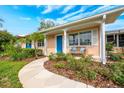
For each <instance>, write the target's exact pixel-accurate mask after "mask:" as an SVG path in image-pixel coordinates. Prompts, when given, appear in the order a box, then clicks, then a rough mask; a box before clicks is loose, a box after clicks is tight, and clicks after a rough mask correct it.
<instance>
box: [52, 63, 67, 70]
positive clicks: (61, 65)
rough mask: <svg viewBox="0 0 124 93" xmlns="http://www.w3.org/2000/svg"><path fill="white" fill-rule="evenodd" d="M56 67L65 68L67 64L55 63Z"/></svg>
mask: <svg viewBox="0 0 124 93" xmlns="http://www.w3.org/2000/svg"><path fill="white" fill-rule="evenodd" d="M54 67H55V68H57V69H58V68H64V67H65V64H64V63H56V64H54Z"/></svg>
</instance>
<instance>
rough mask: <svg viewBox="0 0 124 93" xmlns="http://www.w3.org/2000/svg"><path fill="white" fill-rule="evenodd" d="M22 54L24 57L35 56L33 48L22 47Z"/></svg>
mask: <svg viewBox="0 0 124 93" xmlns="http://www.w3.org/2000/svg"><path fill="white" fill-rule="evenodd" d="M22 54H24V55H25V57H34V56H35V49H29V48H23V49H22Z"/></svg>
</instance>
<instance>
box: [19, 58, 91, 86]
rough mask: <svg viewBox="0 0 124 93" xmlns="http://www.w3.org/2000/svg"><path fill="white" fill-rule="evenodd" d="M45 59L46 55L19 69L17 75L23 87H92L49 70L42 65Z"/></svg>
mask: <svg viewBox="0 0 124 93" xmlns="http://www.w3.org/2000/svg"><path fill="white" fill-rule="evenodd" d="M47 60H48V58H47V57H46V58H42V59H38V60H35V61H33V62H31V63H29V64H27V65H26V66H24V67H23V68H22V69H21V70H20V72H19V75H18V76H19V80H20V82H21V83H22V85H23V87H24V88H93V87H92V86H89V85H86V84H84V83H81V82H77V81H74V80H70V79H68V78H66V77H63V76H60V75H57V74H54V73H52V72H49V71H48V70H46V69H45V68H44V66H43V64H44V62H46V61H47Z"/></svg>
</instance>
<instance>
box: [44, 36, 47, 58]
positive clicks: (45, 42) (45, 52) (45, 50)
mask: <svg viewBox="0 0 124 93" xmlns="http://www.w3.org/2000/svg"><path fill="white" fill-rule="evenodd" d="M44 55H45V56H47V37H46V36H45V38H44Z"/></svg>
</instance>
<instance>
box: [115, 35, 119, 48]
mask: <svg viewBox="0 0 124 93" xmlns="http://www.w3.org/2000/svg"><path fill="white" fill-rule="evenodd" d="M116 42H117V47H119V34H117V37H116Z"/></svg>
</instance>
